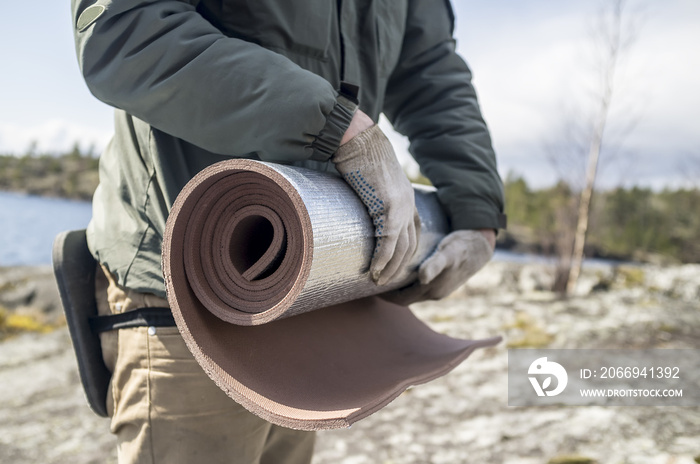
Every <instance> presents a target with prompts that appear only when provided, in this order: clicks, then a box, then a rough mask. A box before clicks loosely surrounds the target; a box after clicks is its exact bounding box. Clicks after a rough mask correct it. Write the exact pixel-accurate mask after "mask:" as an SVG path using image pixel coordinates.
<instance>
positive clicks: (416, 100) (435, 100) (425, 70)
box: [384, 0, 505, 229]
mask: <svg viewBox="0 0 700 464" xmlns="http://www.w3.org/2000/svg"><path fill="white" fill-rule="evenodd" d="M409 5H410V8H409V12H408V17H407V25H406V33H405V36H404V41H403V47H402V50H401V57H400V59H399V62H398V64H397V66H396V68H395V69H394V71H393V72H392V75H391V77H390V80H389V84H388V88H387V96H386V100H385V104H384V112H385V114H386V115H387V117H388V118H389V120H390V121H391V122H392V124H393V125H394V127H395V128H396V130H397V131H398V132H400V133H402V134H404V135H406V136H407V137H408V138H409V140H410V151H411V154H412V155H413V157H414V158H415V159H416V161H417V162H418V164H419V165H420V168H421V171H422V172H423V174H424V175H425V176H426V177H428V179H430V181H431V182H432V183H433V185H434V186H435V187H436V188H437V190H438V196H439V198H440V200H441V202H442V204H443V205H444V206H445V207H446V209H447V213H448V216H449V217H450V220H451V224H452V228H453V229H479V228H493V229H498V228H502V227H505V216H504V215H503V202H504V200H503V184H502V181H501V179H500V177H499V175H498V171H497V169H496V158H495V154H494V151H493V148H492V146H491V138H490V136H489V132H488V128H487V127H486V123H485V122H484V120H483V118H482V116H481V110H480V109H479V104H478V102H477V98H476V93H475V91H474V88H473V87H472V84H471V72H470V70H469V68H468V67H467V65H466V63H465V62H464V61H463V60H462V59H461V58H460V57H459V56H458V55H457V54H456V52H455V42H454V40H453V38H452V29H453V17H452V9H451V7H450V4H449V1H448V0H444V3H443V2H442V1H441V2H436V1H435V0H415V1H411V2H409Z"/></svg>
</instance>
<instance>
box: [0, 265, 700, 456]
mask: <svg viewBox="0 0 700 464" xmlns="http://www.w3.org/2000/svg"><path fill="white" fill-rule="evenodd" d="M43 272H44V271H41V272H37V273H38V274H41V275H43V274H42V273H43ZM30 274H31V273H30V272H27V270H26V269H25V270H24V271H23V274H22V275H23V276H24V277H23V280H22V282H23V284H22V285H32V284H31V279H30V278H27V275H30ZM8 275H9V274H8V273H7V272H4V273H3V272H0V289H1V288H3V285H4V287H5V288H10V287H12V288H11V290H12V292H14V293H13V295H14V297H16V294H17V292H20V291H21V289H22V285H13V286H8V285H7V282H8V279H9V278H8V277H7V276H8ZM40 277H41V276H40ZM3 278H4V279H5V280H4V281H3ZM549 278H550V277H549V275H548V273H547V271H546V270H545V269H544V268H541V267H537V266H533V265H516V264H509V263H499V262H495V263H491V264H489V266H488V267H487V268H486V269H485V270H484V271H482V273H480V274H479V275H477V276H476V277H475V278H474V279H473V280H472V281H471V282H470V284H469V285H468V286H466V287H465V288H463V289H461V290H460V291H458V292H457V293H455V294H454V295H452V296H451V297H450V298H449V299H446V300H443V301H440V302H431V303H421V304H417V305H414V308H413V309H414V311H415V312H416V314H417V315H418V316H419V317H420V318H421V319H422V320H424V321H425V322H426V323H428V324H429V325H430V326H431V327H433V329H434V330H436V331H439V332H444V333H447V334H449V335H451V336H455V337H463V338H483V337H488V336H492V335H496V334H500V335H503V336H504V338H505V340H504V342H503V343H501V344H500V345H499V346H497V347H495V348H489V349H486V350H481V351H479V352H477V353H475V354H474V355H472V356H471V357H470V358H469V359H467V361H466V362H465V363H463V364H462V365H460V366H459V367H457V368H456V369H455V370H454V371H452V372H451V373H450V374H448V375H447V376H445V377H443V378H441V379H438V380H436V381H433V382H431V383H429V384H426V385H421V386H418V387H415V388H412V389H410V390H408V391H407V392H405V393H404V394H403V395H401V396H400V397H399V398H397V399H396V400H395V401H394V402H392V403H391V404H390V405H389V406H387V407H386V408H385V409H383V410H382V411H380V412H378V413H376V414H374V415H373V416H370V417H369V418H367V419H365V420H363V421H361V422H359V423H357V424H355V425H353V426H352V427H351V428H350V429H347V430H334V431H327V432H320V433H319V435H318V441H317V451H316V455H315V458H314V461H313V463H314V464H330V463H333V464H338V463H339V464H364V463H368V464H369V463H379V464H389V463H391V464H403V463H435V464H439V463H508V464H516V463H517V464H546V463H556V462H568V463H572V464H573V463H579V464H582V463H592V462H597V463H612V464H618V463H635V464H637V463H638V464H646V463H649V464H652V463H653V464H657V463H658V464H691V463H694V462H700V458H698V457H700V408H698V407H696V408H677V407H592V406H587V407H564V406H548V407H537V408H535V407H532V408H512V407H508V406H507V375H506V374H507V347H508V346H522V347H528V346H544V347H547V348H594V347H595V348H642V347H645V348H649V347H657V348H696V349H697V348H700V304H699V303H698V301H700V268H697V267H693V266H682V267H677V268H668V269H662V268H651V267H643V268H630V269H621V270H615V269H612V268H601V269H594V270H588V272H587V273H586V274H585V275H584V279H583V281H582V283H581V287H582V290H581V291H580V295H579V296H576V297H572V298H569V299H566V300H561V299H557V298H556V297H555V296H554V295H552V294H551V293H548V292H544V291H541V290H539V289H540V288H541V287H543V286H544V285H546V283H547V280H548V279H549ZM10 280H11V279H10ZM39 280H41V279H39ZM42 281H45V276H44V277H43V280H42ZM593 287H600V288H607V290H605V291H594V292H590V290H591V289H592V288H593ZM25 293H26V292H25ZM35 293H37V296H36V298H39V299H41V298H43V300H41V301H49V300H50V298H49V297H46V296H45V295H43V296H42V295H39V294H41V293H42V292H40V291H37V292H35ZM1 296H2V295H0V305H4V306H6V307H7V306H8V305H7V303H3V300H2V298H1ZM40 297H41V298H40ZM15 309H16V310H17V311H19V312H22V313H24V314H27V313H31V311H30V309H31V298H29V299H27V300H26V301H25V300H23V301H22V305H20V306H19V307H18V308H15ZM52 311H55V309H50V308H48V309H47V308H46V307H42V308H39V309H37V314H43V315H44V317H46V318H48V319H51V320H55V316H48V315H47V314H50V313H51V312H52ZM52 318H53V319H52ZM0 398H1V399H0V462H3V463H5V462H7V463H39V462H41V463H71V464H82V463H105V462H107V463H110V462H116V453H115V451H114V443H115V441H114V439H113V437H112V436H111V435H110V434H109V430H108V429H109V422H108V420H106V419H102V418H98V417H97V416H95V415H94V414H93V413H92V412H91V411H90V410H89V409H88V407H87V405H86V402H85V399H84V397H83V393H82V390H81V388H80V385H79V380H78V375H77V368H76V365H75V359H74V355H73V352H72V348H71V345H70V340H69V337H68V334H67V330H66V329H65V327H62V328H59V329H56V330H54V331H52V332H50V333H47V334H37V333H27V334H21V335H15V336H13V337H10V338H7V339H5V340H4V341H3V342H0Z"/></svg>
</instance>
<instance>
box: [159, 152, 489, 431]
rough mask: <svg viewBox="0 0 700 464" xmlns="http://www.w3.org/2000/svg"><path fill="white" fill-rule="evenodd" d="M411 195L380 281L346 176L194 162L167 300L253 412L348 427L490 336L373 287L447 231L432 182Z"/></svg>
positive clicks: (180, 205)
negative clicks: (439, 326) (423, 315)
mask: <svg viewBox="0 0 700 464" xmlns="http://www.w3.org/2000/svg"><path fill="white" fill-rule="evenodd" d="M416 208H417V210H418V213H419V215H420V217H421V233H420V240H419V244H418V250H417V252H416V254H415V255H414V257H413V260H412V262H411V263H410V264H409V265H408V266H407V267H406V269H404V270H403V272H402V275H401V276H400V278H399V279H398V280H397V281H396V282H395V283H394V284H392V285H390V286H386V287H378V286H376V285H375V284H374V283H373V282H372V280H371V278H370V276H369V273H368V268H369V262H370V260H371V255H372V252H373V249H374V227H373V225H372V223H371V220H370V218H369V216H368V215H367V212H366V209H365V206H364V205H363V204H362V202H361V201H360V199H359V198H358V197H357V195H356V194H355V192H354V191H353V190H352V189H351V188H350V187H349V186H348V185H347V184H346V183H345V182H344V181H343V180H342V179H340V178H338V177H337V176H334V175H332V174H328V173H320V172H316V171H312V170H308V169H303V168H296V167H290V166H282V165H275V164H270V163H262V162H258V161H252V160H241V159H232V160H227V161H223V162H221V163H217V164H215V165H212V166H210V167H208V168H206V169H205V170H203V171H202V172H200V173H199V174H198V175H197V176H195V177H194V178H193V179H192V180H191V181H190V182H189V183H188V184H187V185H186V186H185V188H184V189H183V191H182V192H181V193H180V195H179V196H178V198H177V200H176V201H175V204H174V205H173V208H172V210H171V213H170V216H169V218H168V221H167V224H166V230H165V234H164V241H163V274H164V277H165V284H166V290H167V294H168V301H169V303H170V306H171V308H172V311H173V315H174V318H175V321H176V323H177V325H178V328H179V330H180V333H181V334H182V335H183V338H184V339H185V342H186V343H187V346H188V348H189V349H190V351H191V352H192V353H193V355H194V357H195V359H196V360H197V362H198V363H199V364H200V365H201V366H202V368H203V369H204V371H205V372H206V373H207V374H208V375H209V377H211V378H212V380H214V382H215V383H216V384H217V385H218V386H219V387H220V388H221V389H222V390H223V391H225V392H226V393H227V394H228V395H229V396H230V397H231V398H233V399H234V400H235V401H237V402H238V403H240V404H242V405H243V406H244V407H246V408H247V409H248V410H250V411H251V412H253V413H255V414H257V415H258V416H260V417H262V418H264V419H266V420H268V421H270V422H272V423H274V424H277V425H281V426H285V427H291V428H296V429H303V430H320V429H330V428H339V427H347V426H349V425H350V424H352V423H353V422H355V421H357V420H359V419H362V418H364V417H366V416H368V415H369V414H372V413H373V412H375V411H377V410H378V409H380V408H381V407H383V406H384V405H386V404H387V403H389V402H390V401H391V400H393V399H394V398H396V397H397V396H398V395H399V394H400V393H401V392H402V391H403V390H405V389H406V388H407V387H408V386H410V385H416V384H420V383H424V382H427V381H430V380H432V379H434V378H436V377H439V376H441V375H444V374H445V373H447V372H449V371H450V370H451V369H453V368H454V367H455V366H456V365H458V364H459V363H460V362H461V361H463V360H464V359H465V358H466V357H467V356H469V354H471V353H472V351H473V350H474V349H476V348H478V347H484V346H492V345H495V344H496V343H498V342H499V341H500V337H495V338H489V339H484V340H461V339H455V338H451V337H448V336H446V335H443V334H439V333H436V332H434V331H432V330H431V329H430V328H429V327H428V326H426V325H425V324H424V323H422V322H421V321H420V320H418V319H417V318H416V317H415V316H414V315H413V313H412V312H411V311H410V309H408V308H407V307H404V306H398V305H395V304H392V303H389V302H387V301H385V300H383V299H382V298H380V297H379V296H377V295H378V294H380V293H382V292H385V291H387V290H390V289H395V288H399V287H401V286H403V285H406V284H407V283H410V282H411V281H412V280H413V279H414V277H415V269H416V268H417V266H418V265H419V264H420V262H421V261H422V260H423V259H425V258H426V257H427V256H428V255H429V254H430V253H431V252H432V251H433V250H434V249H435V246H436V245H437V243H438V242H439V241H440V239H441V238H442V237H443V236H444V235H445V233H447V231H448V225H447V222H446V219H445V216H444V213H443V211H442V209H441V207H440V204H439V202H438V201H437V197H436V195H435V193H434V191H430V190H426V189H417V190H416ZM289 316H294V317H289Z"/></svg>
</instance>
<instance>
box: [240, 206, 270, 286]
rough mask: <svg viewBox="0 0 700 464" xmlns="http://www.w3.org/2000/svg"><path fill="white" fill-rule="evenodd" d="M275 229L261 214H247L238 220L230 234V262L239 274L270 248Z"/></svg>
mask: <svg viewBox="0 0 700 464" xmlns="http://www.w3.org/2000/svg"><path fill="white" fill-rule="evenodd" d="M274 235H275V230H274V228H273V227H272V223H271V222H270V221H269V220H268V219H267V218H265V217H263V216H257V215H253V216H248V217H245V218H243V219H241V220H240V222H239V223H238V224H237V225H236V228H235V229H233V234H232V235H231V248H230V250H231V253H230V254H231V263H233V266H234V267H235V268H236V270H237V271H238V272H240V273H241V274H243V273H245V272H246V271H247V270H248V269H250V268H251V267H253V265H255V263H257V262H258V261H259V260H260V258H262V257H263V255H264V254H265V252H266V251H267V250H268V249H269V248H270V245H271V244H272V239H273V238H274Z"/></svg>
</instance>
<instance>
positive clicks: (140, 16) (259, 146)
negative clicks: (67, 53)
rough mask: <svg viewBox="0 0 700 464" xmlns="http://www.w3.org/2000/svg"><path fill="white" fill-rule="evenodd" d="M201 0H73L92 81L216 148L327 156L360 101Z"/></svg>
mask: <svg viewBox="0 0 700 464" xmlns="http://www.w3.org/2000/svg"><path fill="white" fill-rule="evenodd" d="M196 3H197V0H190V1H187V0H97V1H95V0H72V15H73V27H74V33H75V43H76V51H77V54H78V61H79V65H80V69H81V71H82V74H83V76H84V78H85V81H86V83H87V85H88V88H89V89H90V91H91V92H92V93H93V94H94V95H95V96H96V97H97V98H98V99H100V100H102V101H103V102H105V103H107V104H109V105H112V106H114V107H116V108H120V109H123V110H124V111H126V112H127V113H129V114H131V115H133V116H136V117H137V118H139V119H141V120H143V121H145V122H147V123H148V124H150V125H152V126H153V127H155V128H157V129H159V130H161V131H163V132H166V133H168V134H170V135H173V136H175V137H178V138H181V139H184V140H186V141H188V142H190V143H193V144H195V145H197V146H200V147H202V148H204V149H206V150H208V151H211V152H214V153H218V154H223V155H231V156H237V155H238V156H242V155H245V154H248V153H256V154H257V155H258V156H259V157H260V158H261V159H263V160H276V161H281V162H286V161H296V160H303V159H308V158H314V159H321V160H325V159H328V158H329V157H330V156H331V155H332V153H333V152H334V151H335V150H336V149H337V147H338V145H339V142H340V139H341V137H342V135H343V133H344V132H345V130H346V129H347V126H348V124H349V122H350V119H351V118H352V110H353V109H354V108H349V107H348V106H347V105H345V104H344V103H346V102H347V101H346V100H343V99H342V98H340V99H339V96H338V93H337V92H336V91H335V89H334V88H333V87H332V86H331V84H330V83H329V82H328V81H326V80H325V79H323V78H322V77H319V76H317V75H315V74H313V73H311V72H309V71H306V70H304V69H302V68H301V67H299V66H298V65H296V64H294V63H293V62H292V61H291V60H289V59H287V58H286V57H284V56H282V55H280V54H277V53H274V52H272V51H269V50H267V49H265V48H263V47H261V46H259V45H256V44H253V43H250V42H246V41H244V40H241V39H237V38H231V37H227V36H226V35H224V34H223V33H222V32H221V31H219V30H218V29H217V28H216V27H214V26H213V25H212V24H211V23H210V22H208V21H207V20H206V19H205V18H204V17H202V16H201V15H200V14H199V13H198V12H197V11H196V8H195V4H196ZM86 10H87V12H86ZM83 13H85V14H83ZM81 15H82V16H81ZM341 103H343V104H341ZM271 128H274V130H271Z"/></svg>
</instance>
